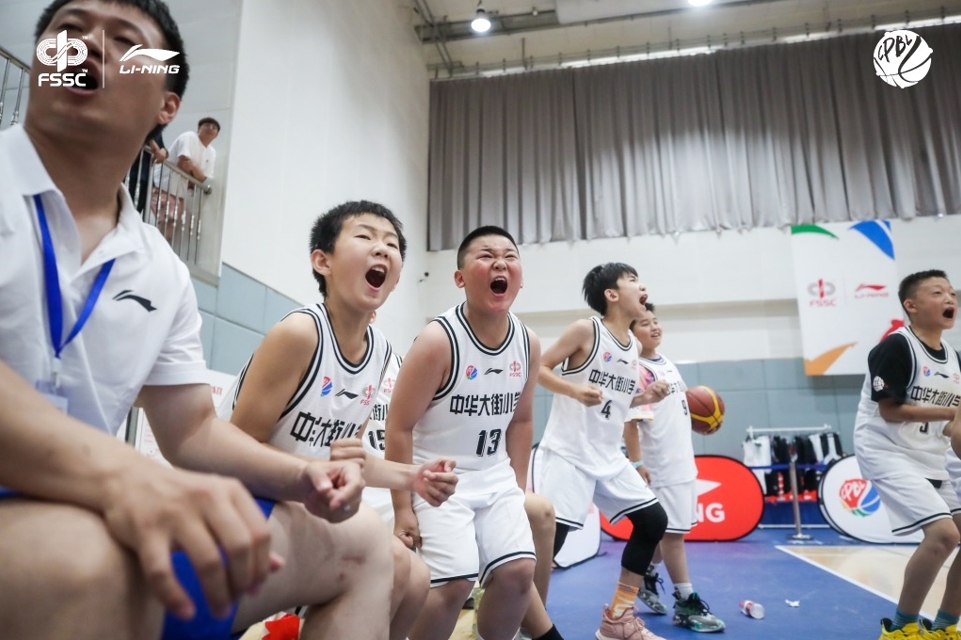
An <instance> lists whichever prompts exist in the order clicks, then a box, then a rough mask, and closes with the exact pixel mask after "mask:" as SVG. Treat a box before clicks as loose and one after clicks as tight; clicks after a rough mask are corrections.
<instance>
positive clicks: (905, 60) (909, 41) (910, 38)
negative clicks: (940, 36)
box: [874, 29, 933, 89]
mask: <svg viewBox="0 0 961 640" xmlns="http://www.w3.org/2000/svg"><path fill="white" fill-rule="evenodd" d="M932 53H933V50H932V49H931V47H929V46H928V43H927V42H925V41H924V38H922V37H921V36H919V35H918V34H916V33H915V32H913V31H908V30H907V29H898V30H897V31H889V32H887V33H885V34H884V37H882V38H881V40H880V41H879V42H878V44H877V46H876V47H874V71H875V72H876V73H877V74H878V77H879V78H881V79H882V80H884V81H885V82H887V83H888V84H889V85H891V86H892V87H899V88H901V89H906V88H907V87H913V86H914V85H916V84H917V83H919V82H921V80H923V79H924V76H926V75H928V71H930V70H931V54H932Z"/></svg>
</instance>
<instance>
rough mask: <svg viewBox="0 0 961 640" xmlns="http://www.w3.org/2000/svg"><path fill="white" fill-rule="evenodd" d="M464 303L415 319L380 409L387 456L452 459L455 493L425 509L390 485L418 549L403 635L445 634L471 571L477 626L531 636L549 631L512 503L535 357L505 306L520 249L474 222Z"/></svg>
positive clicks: (463, 248)
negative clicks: (422, 575) (415, 605)
mask: <svg viewBox="0 0 961 640" xmlns="http://www.w3.org/2000/svg"><path fill="white" fill-rule="evenodd" d="M454 282H455V284H456V285H457V287H459V288H462V289H464V292H465V294H466V298H467V300H466V302H464V303H462V304H459V305H457V306H456V307H454V308H452V309H450V310H449V311H447V312H446V313H444V314H443V315H441V316H438V317H437V318H436V319H435V320H434V321H433V322H431V323H430V324H428V325H427V327H425V328H424V330H423V331H421V333H420V335H419V336H418V337H417V340H416V341H415V342H414V344H413V345H412V346H411V348H410V350H409V351H408V353H407V356H406V357H405V358H404V364H403V366H402V367H401V370H400V375H399V376H398V379H397V386H396V387H395V388H394V394H393V396H394V397H393V402H392V403H391V407H390V413H389V414H388V415H387V429H386V431H387V450H386V455H387V459H388V460H393V461H397V462H403V463H406V464H410V463H411V462H414V463H415V464H417V463H420V462H422V461H425V460H429V459H431V458H434V457H436V456H439V455H444V456H451V457H453V458H454V459H455V460H456V462H457V473H458V476H459V478H460V482H459V483H458V486H457V494H456V495H454V496H453V497H451V499H450V500H448V501H447V502H446V503H444V504H443V505H441V506H440V507H438V508H436V509H431V508H430V507H429V506H428V505H426V504H425V503H424V502H423V501H422V500H419V499H415V500H414V501H413V502H412V501H411V496H410V493H407V492H403V493H401V492H397V491H395V492H393V500H394V519H395V524H394V527H395V531H396V532H397V535H399V536H401V538H402V539H405V540H406V541H407V542H408V543H409V544H410V545H411V546H415V547H419V548H420V549H421V554H422V557H423V558H424V561H425V562H426V563H427V566H428V567H429V568H430V571H431V587H432V588H431V590H430V594H429V595H428V597H427V603H426V605H425V606H424V609H423V611H422V612H421V615H420V616H419V617H418V619H417V622H416V623H415V624H414V627H413V629H412V630H411V634H410V637H411V638H412V640H447V638H449V637H450V634H451V631H453V629H454V625H455V624H456V622H457V616H458V614H459V612H460V610H461V607H462V605H463V604H464V602H465V601H466V600H467V597H468V595H469V594H470V591H471V587H472V586H473V584H474V580H475V579H479V581H480V583H481V586H484V587H486V593H485V595H484V600H483V605H482V606H481V607H480V610H479V613H478V624H477V628H478V633H479V636H480V638H484V639H486V640H509V639H510V638H512V637H513V636H514V634H515V632H516V631H517V629H518V627H519V626H520V624H521V620H522V618H523V617H524V613H525V611H526V610H527V609H528V606H531V607H535V608H536V607H537V606H538V605H540V607H539V610H538V611H539V613H540V619H539V620H536V621H530V620H526V621H525V627H526V628H527V629H528V631H530V632H531V633H532V634H533V635H534V636H535V637H537V638H544V639H547V640H558V639H559V638H560V635H559V634H558V633H557V630H556V629H555V628H554V627H553V625H552V624H551V622H550V619H549V618H547V614H546V612H545V611H544V609H543V605H542V604H541V603H540V599H539V598H537V596H536V593H535V591H534V590H533V589H532V588H531V584H532V578H533V575H534V563H535V555H534V543H533V540H532V537H531V529H530V525H529V524H528V520H527V514H526V513H525V511H524V487H525V486H526V483H527V465H528V461H529V458H530V450H531V441H532V439H533V432H534V425H533V402H534V386H535V384H536V379H535V377H534V376H533V375H531V372H532V371H537V367H538V363H539V362H540V344H539V342H538V340H537V336H535V335H534V334H533V333H531V332H530V331H528V329H527V328H526V327H525V326H524V325H523V323H521V322H520V320H518V319H517V318H516V317H515V316H514V315H513V314H512V313H511V312H510V307H511V304H512V303H513V302H514V299H515V298H516V297H517V294H518V292H519V291H520V288H521V286H523V271H522V269H521V263H520V254H519V252H518V250H517V245H516V244H515V243H514V240H513V238H512V237H511V236H510V234H508V233H507V232H506V231H504V230H503V229H500V228H499V227H481V228H479V229H475V230H474V231H472V232H471V233H469V234H468V235H467V237H466V238H464V241H463V242H462V243H461V245H460V248H459V249H458V251H457V271H456V272H455V273H454Z"/></svg>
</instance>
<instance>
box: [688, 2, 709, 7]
mask: <svg viewBox="0 0 961 640" xmlns="http://www.w3.org/2000/svg"><path fill="white" fill-rule="evenodd" d="M687 1H688V3H689V4H690V5H691V6H692V7H703V6H704V5H706V4H711V0H687Z"/></svg>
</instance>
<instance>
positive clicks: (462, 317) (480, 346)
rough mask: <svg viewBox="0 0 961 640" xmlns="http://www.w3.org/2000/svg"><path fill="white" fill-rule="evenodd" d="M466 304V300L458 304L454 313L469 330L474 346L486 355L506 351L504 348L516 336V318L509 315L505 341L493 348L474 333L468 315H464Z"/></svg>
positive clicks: (465, 329) (468, 333)
mask: <svg viewBox="0 0 961 640" xmlns="http://www.w3.org/2000/svg"><path fill="white" fill-rule="evenodd" d="M466 304H467V303H466V302H462V303H460V304H459V305H457V309H456V310H455V312H454V314H455V315H456V316H457V320H458V321H459V322H460V323H461V326H463V327H464V331H466V332H467V336H468V337H469V338H470V341H471V342H473V343H474V346H475V347H477V349H478V350H479V351H480V352H481V353H484V354H486V355H489V356H496V355H500V354H501V353H504V349H506V348H507V347H508V346H509V345H510V343H511V340H512V339H513V337H514V319H513V318H511V317H510V316H508V317H507V337H506V338H504V341H503V342H502V343H500V345H499V346H497V347H494V348H491V347H488V346H486V345H485V344H484V343H482V342H481V341H480V340H478V339H477V336H476V335H475V334H474V330H473V329H472V328H471V326H470V323H469V322H468V321H467V316H465V315H464V305H466Z"/></svg>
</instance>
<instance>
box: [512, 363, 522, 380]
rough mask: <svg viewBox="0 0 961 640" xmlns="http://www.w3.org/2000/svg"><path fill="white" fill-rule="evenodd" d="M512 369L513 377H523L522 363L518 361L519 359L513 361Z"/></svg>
mask: <svg viewBox="0 0 961 640" xmlns="http://www.w3.org/2000/svg"><path fill="white" fill-rule="evenodd" d="M510 370H511V377H512V378H520V377H521V363H520V362H518V361H517V360H514V361H512V362H511V366H510Z"/></svg>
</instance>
